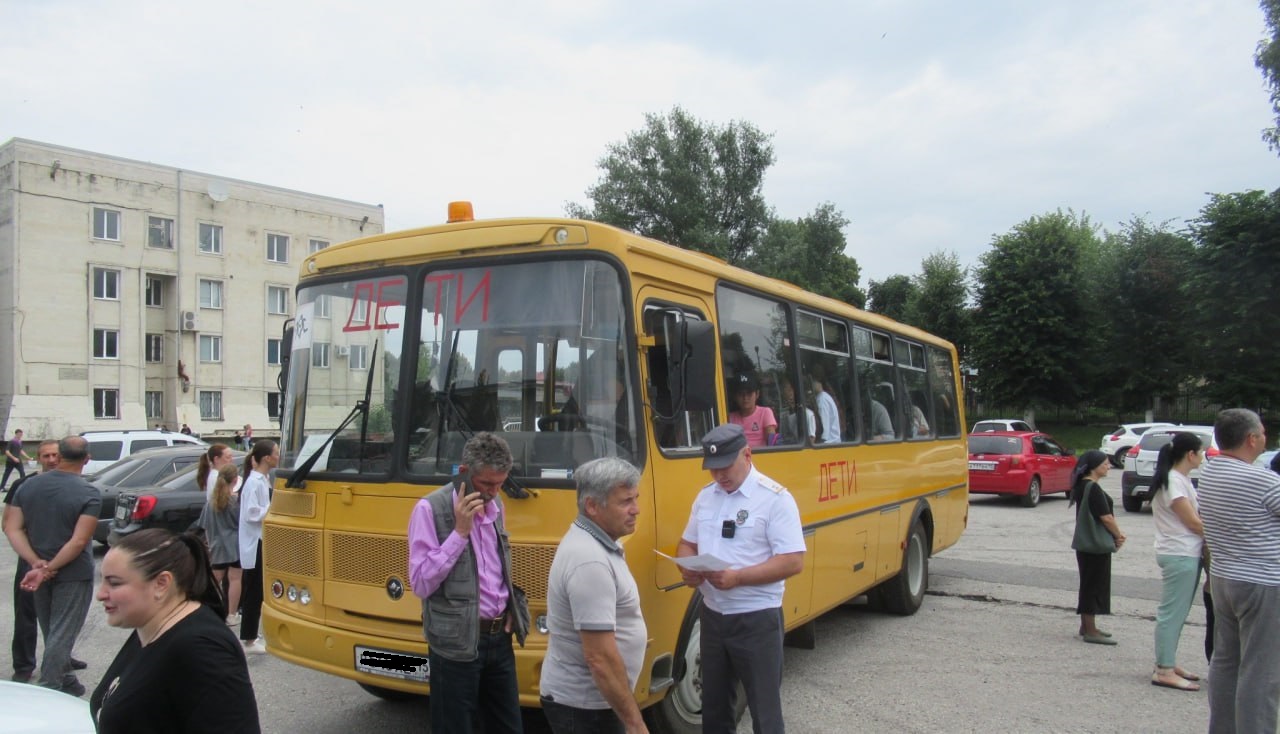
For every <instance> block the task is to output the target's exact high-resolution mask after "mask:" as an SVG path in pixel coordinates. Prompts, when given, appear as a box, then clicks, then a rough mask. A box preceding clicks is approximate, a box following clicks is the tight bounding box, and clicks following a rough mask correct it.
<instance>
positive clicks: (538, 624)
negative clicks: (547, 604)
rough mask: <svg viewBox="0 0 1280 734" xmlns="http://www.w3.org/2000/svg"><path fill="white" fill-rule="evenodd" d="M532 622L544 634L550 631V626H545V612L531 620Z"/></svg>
mask: <svg viewBox="0 0 1280 734" xmlns="http://www.w3.org/2000/svg"><path fill="white" fill-rule="evenodd" d="M533 624H534V626H535V627H537V628H538V631H539V632H541V633H542V634H544V635H545V634H547V633H548V632H550V631H551V628H550V627H548V626H547V615H545V614H539V615H538V618H537V619H535V620H533Z"/></svg>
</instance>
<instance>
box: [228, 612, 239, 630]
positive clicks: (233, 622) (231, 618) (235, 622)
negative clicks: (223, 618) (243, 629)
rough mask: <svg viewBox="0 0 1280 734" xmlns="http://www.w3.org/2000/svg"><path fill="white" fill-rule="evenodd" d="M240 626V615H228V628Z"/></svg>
mask: <svg viewBox="0 0 1280 734" xmlns="http://www.w3.org/2000/svg"><path fill="white" fill-rule="evenodd" d="M239 625H240V615H239V614H228V615H227V626H228V627H238V626H239Z"/></svg>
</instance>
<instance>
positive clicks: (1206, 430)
mask: <svg viewBox="0 0 1280 734" xmlns="http://www.w3.org/2000/svg"><path fill="white" fill-rule="evenodd" d="M1175 433H1194V434H1195V435H1196V436H1198V437H1199V438H1200V446H1201V447H1202V448H1203V449H1204V455H1205V461H1212V460H1213V457H1215V456H1217V455H1218V441H1217V439H1216V438H1214V435H1213V426H1158V427H1156V428H1151V429H1149V430H1148V431H1147V432H1146V433H1144V434H1142V438H1141V439H1140V440H1139V441H1138V444H1137V445H1136V446H1134V447H1133V448H1131V449H1129V453H1127V454H1125V457H1124V473H1123V474H1121V475H1120V499H1121V504H1123V505H1124V509H1125V511H1126V512H1139V511H1141V510H1142V503H1143V502H1146V501H1148V500H1150V499H1151V480H1152V479H1153V478H1154V476H1155V473H1156V459H1158V458H1159V456H1160V449H1161V447H1163V446H1164V445H1165V444H1167V443H1169V442H1170V441H1172V440H1173V434H1175ZM1191 482H1192V484H1196V485H1198V484H1199V483H1200V470H1199V469H1192V470H1191Z"/></svg>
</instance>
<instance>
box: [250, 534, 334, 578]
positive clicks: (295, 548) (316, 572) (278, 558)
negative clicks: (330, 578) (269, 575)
mask: <svg viewBox="0 0 1280 734" xmlns="http://www.w3.org/2000/svg"><path fill="white" fill-rule="evenodd" d="M262 563H263V565H265V566H268V567H270V568H272V569H273V570H276V571H279V572H280V573H287V574H295V575H298V576H314V577H316V578H319V577H320V533H319V532H318V531H315V530H300V529H298V528H282V527H280V526H278V525H267V526H266V527H264V528H263V529H262Z"/></svg>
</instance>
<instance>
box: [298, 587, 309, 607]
mask: <svg viewBox="0 0 1280 734" xmlns="http://www.w3.org/2000/svg"><path fill="white" fill-rule="evenodd" d="M298 601H300V602H302V605H303V606H306V605H307V604H310V603H311V589H308V588H307V587H305V586H304V587H302V591H299V592H298Z"/></svg>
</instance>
